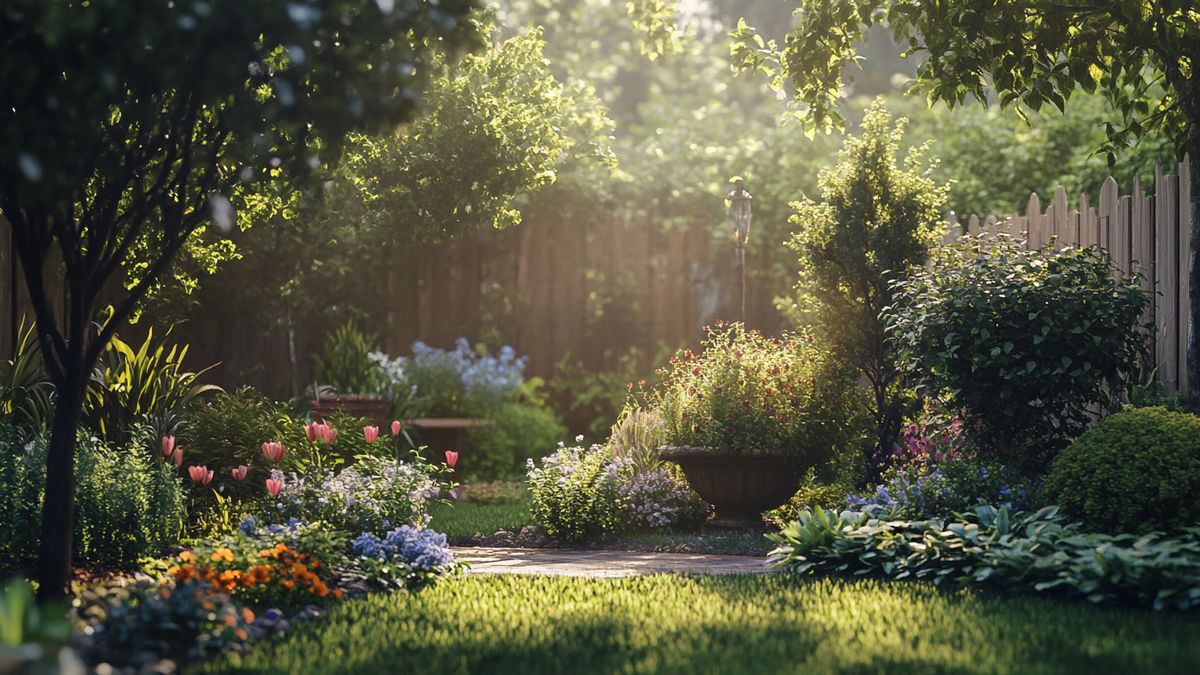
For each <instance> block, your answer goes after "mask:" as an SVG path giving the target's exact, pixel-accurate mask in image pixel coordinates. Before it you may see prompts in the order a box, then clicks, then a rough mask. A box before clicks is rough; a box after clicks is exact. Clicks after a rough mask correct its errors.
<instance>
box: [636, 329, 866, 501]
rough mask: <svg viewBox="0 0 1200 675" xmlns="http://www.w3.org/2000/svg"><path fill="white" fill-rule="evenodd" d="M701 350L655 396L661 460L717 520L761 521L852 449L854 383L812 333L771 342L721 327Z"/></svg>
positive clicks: (677, 363)
mask: <svg viewBox="0 0 1200 675" xmlns="http://www.w3.org/2000/svg"><path fill="white" fill-rule="evenodd" d="M702 346H703V349H702V351H701V352H700V353H693V352H692V351H691V350H686V351H683V352H681V353H679V354H676V355H675V356H674V357H673V358H672V359H671V362H670V364H668V366H667V367H666V368H665V369H664V372H663V375H664V379H663V382H662V384H661V385H659V386H658V387H657V388H656V389H655V390H653V391H652V392H651V393H650V398H649V400H650V402H651V403H652V404H653V406H654V407H655V409H656V410H657V411H658V413H659V414H660V415H661V416H662V419H663V424H664V434H665V439H666V443H667V444H666V445H665V446H664V447H662V448H660V449H659V451H658V452H659V456H660V457H661V458H662V459H665V460H667V461H671V462H675V463H676V464H678V465H679V466H680V467H681V468H682V469H683V472H684V474H685V475H686V476H687V479H688V482H689V483H690V484H691V486H692V488H693V489H694V490H695V491H696V492H697V493H698V494H699V495H700V496H701V497H703V498H704V499H705V500H707V501H708V502H709V503H711V504H712V505H713V506H714V507H715V508H716V511H717V516H718V518H721V519H726V520H735V521H742V520H755V521H758V520H760V519H761V514H762V512H763V511H766V510H769V509H772V508H775V507H777V506H779V505H780V504H783V503H784V502H785V501H787V499H788V498H789V497H791V496H792V494H793V493H794V492H795V491H796V486H797V484H798V482H799V480H800V478H801V476H803V475H804V473H805V472H806V471H807V470H808V469H810V468H813V467H817V466H820V465H822V464H824V463H826V462H828V461H829V460H830V459H831V458H832V456H833V454H834V452H835V450H837V449H838V448H839V447H841V446H843V445H844V444H845V443H848V442H850V439H851V437H852V433H853V431H854V429H855V428H856V416H857V415H858V411H859V410H860V406H859V405H858V401H857V392H856V390H855V387H854V380H853V376H852V374H851V372H850V371H849V370H848V369H847V368H846V367H845V366H844V365H843V364H841V363H839V362H838V361H837V360H836V359H835V358H833V356H832V355H831V354H829V353H828V352H826V351H825V350H822V349H820V348H819V347H818V346H817V344H816V343H815V342H814V340H813V338H812V336H811V335H808V334H804V333H798V334H792V335H786V336H784V337H783V338H778V339H777V338H767V337H765V336H763V335H760V334H759V333H757V332H753V331H750V332H747V331H745V330H744V329H743V328H742V326H741V324H734V325H732V326H724V325H721V324H718V325H717V326H715V327H712V328H710V329H709V331H708V337H707V339H706V340H705V341H704V342H703V345H702Z"/></svg>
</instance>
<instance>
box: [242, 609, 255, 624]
mask: <svg viewBox="0 0 1200 675" xmlns="http://www.w3.org/2000/svg"><path fill="white" fill-rule="evenodd" d="M242 620H243V621H245V622H246V623H254V612H252V611H250V608H249V607H243V608H242Z"/></svg>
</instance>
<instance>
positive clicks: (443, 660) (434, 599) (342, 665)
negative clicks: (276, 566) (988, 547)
mask: <svg viewBox="0 0 1200 675" xmlns="http://www.w3.org/2000/svg"><path fill="white" fill-rule="evenodd" d="M1198 636H1200V617H1195V616H1188V615H1181V614H1172V613H1168V612H1162V613H1152V612H1149V611H1145V610H1128V609H1106V608H1099V607H1094V606H1091V605H1086V604H1078V603H1064V602H1060V601H1054V600H1049V599H1044V598H1034V597H1012V598H1010V597H1000V596H996V595H984V594H980V593H974V592H969V591H960V592H955V593H952V594H948V593H943V592H941V591H939V590H937V589H935V588H933V587H932V586H929V585H927V584H922V583H905V582H879V581H873V580H849V581H848V580H837V579H808V580H801V579H796V578H793V577H785V576H782V575H772V576H767V577H762V576H738V577H674V576H650V577H638V578H629V579H618V580H612V579H578V578H563V577H523V576H479V577H460V578H456V579H451V580H448V581H446V582H443V583H442V584H439V585H438V586H436V587H434V588H430V589H427V590H425V591H422V592H420V593H416V594H405V593H394V594H380V595H374V596H369V597H367V598H364V599H360V600H354V601H348V602H345V603H343V604H341V605H338V606H336V607H334V608H333V609H331V610H330V611H329V614H328V615H327V616H326V617H325V618H324V619H322V620H320V621H318V622H315V623H312V624H306V625H303V626H300V627H298V628H297V629H296V631H295V632H294V633H293V634H292V635H291V636H289V637H288V638H287V639H285V640H282V641H276V642H268V643H264V644H261V645H259V646H257V647H256V648H255V649H253V650H251V651H250V652H249V653H247V654H243V655H237V654H234V655H230V656H228V657H226V658H225V660H224V661H220V662H216V663H213V664H209V665H208V666H207V667H205V668H203V669H202V672H209V673H249V672H254V673H296V672H304V673H310V674H318V673H328V674H331V675H332V674H338V675H340V674H343V673H344V674H346V675H349V674H351V673H356V674H357V673H361V674H372V673H380V674H383V673H469V672H474V673H617V672H621V673H733V674H738V673H747V674H749V673H783V672H804V673H989V674H991V673H996V674H1004V673H1014V674H1015V673H1020V674H1038V673H1081V674H1084V673H1085V674H1087V675H1098V674H1101V673H1134V672H1138V673H1196V672H1200V640H1198V639H1197V637H1198Z"/></svg>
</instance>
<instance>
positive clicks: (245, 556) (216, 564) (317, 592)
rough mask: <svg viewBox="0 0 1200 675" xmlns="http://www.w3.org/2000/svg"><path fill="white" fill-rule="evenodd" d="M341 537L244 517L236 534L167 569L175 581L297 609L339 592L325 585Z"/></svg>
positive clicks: (342, 547)
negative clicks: (201, 584)
mask: <svg viewBox="0 0 1200 675" xmlns="http://www.w3.org/2000/svg"><path fill="white" fill-rule="evenodd" d="M346 549H347V543H346V535H345V534H342V533H339V532H336V531H330V530H327V529H325V528H323V527H320V526H317V525H307V524H304V523H298V522H293V523H289V524H288V525H287V526H276V527H261V528H260V527H258V526H257V525H256V523H255V521H254V520H252V519H247V520H246V521H244V522H243V523H242V525H241V526H240V527H239V528H238V530H237V531H236V532H234V533H233V534H230V535H228V536H226V537H223V538H221V539H218V540H213V541H204V542H201V543H199V544H198V545H196V546H195V547H193V548H192V549H190V550H187V551H184V552H182V553H180V554H179V556H178V557H177V559H176V560H175V561H174V564H172V565H171V567H170V568H169V569H168V570H167V574H168V575H170V576H171V577H173V578H174V579H175V581H176V583H179V584H186V583H188V582H193V581H195V580H201V581H203V582H204V583H206V584H209V585H211V586H212V587H214V588H216V589H217V590H219V591H221V592H223V593H228V594H230V595H231V596H233V597H235V598H238V599H239V600H240V601H242V602H243V603H245V604H247V605H250V606H254V607H262V608H267V607H298V606H303V605H307V604H311V603H314V602H321V601H323V600H326V599H329V598H340V597H341V591H340V590H339V589H337V588H333V589H331V588H330V585H331V584H332V583H333V582H334V580H335V576H336V574H337V570H338V569H339V568H340V567H341V566H342V564H343V563H344V562H345V559H346Z"/></svg>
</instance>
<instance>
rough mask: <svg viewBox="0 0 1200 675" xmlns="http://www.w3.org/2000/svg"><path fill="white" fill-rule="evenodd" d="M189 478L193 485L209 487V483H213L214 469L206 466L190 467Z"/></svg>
mask: <svg viewBox="0 0 1200 675" xmlns="http://www.w3.org/2000/svg"><path fill="white" fill-rule="evenodd" d="M188 477H189V478H191V479H192V482H193V483H200V484H201V485H208V484H209V483H211V482H212V479H213V472H212V469H210V468H208V467H206V466H194V465H193V466H189V467H188Z"/></svg>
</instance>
